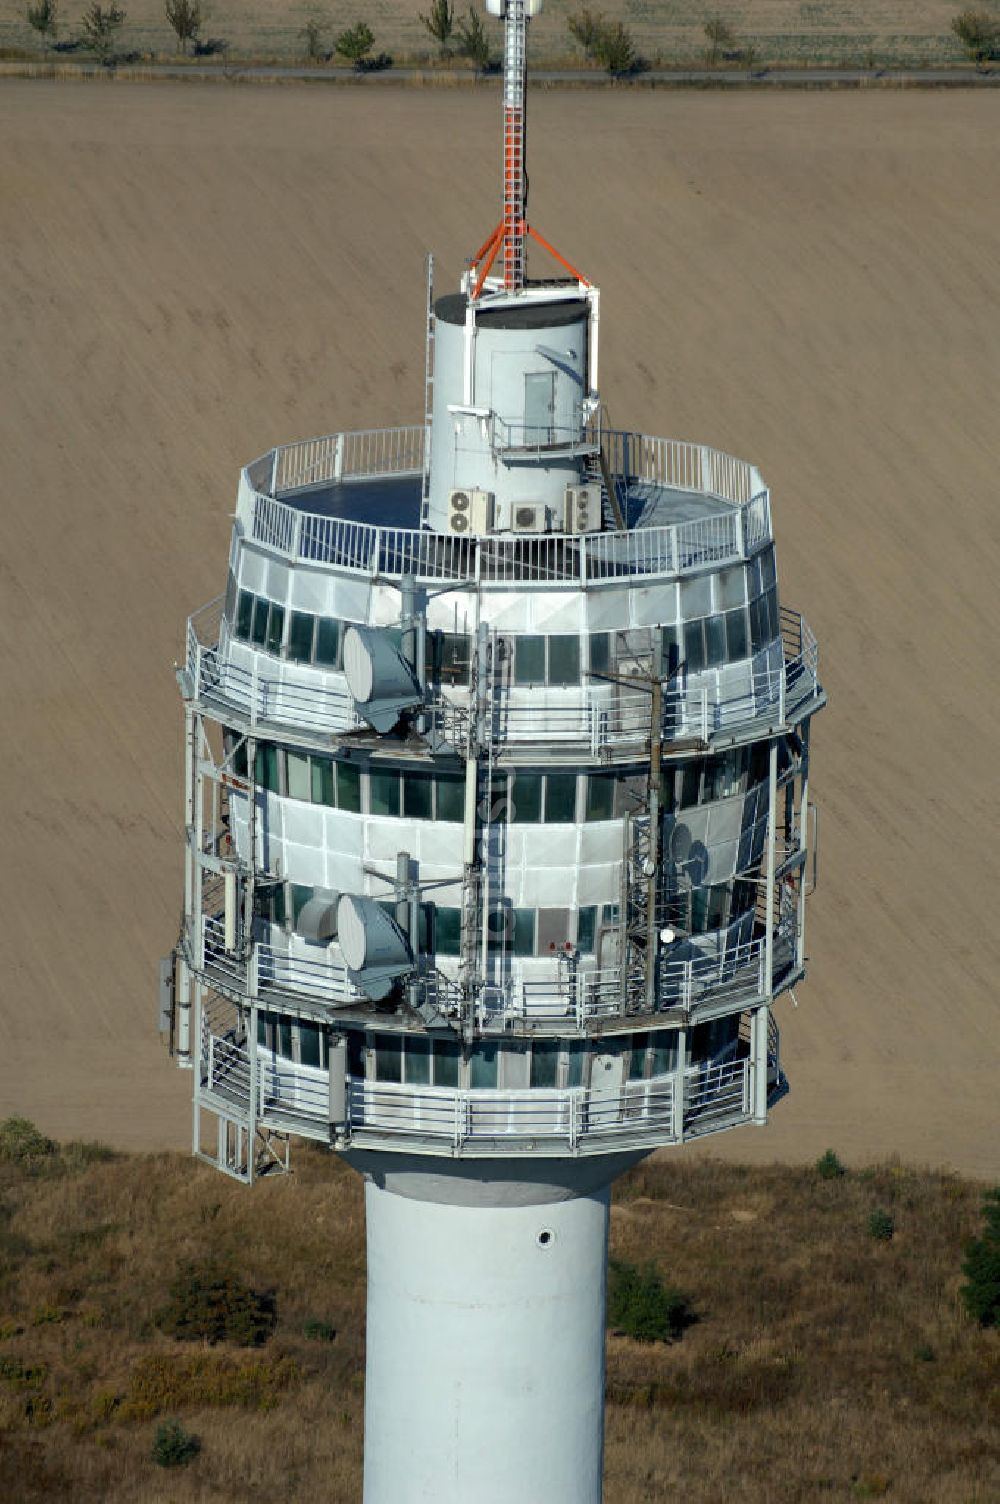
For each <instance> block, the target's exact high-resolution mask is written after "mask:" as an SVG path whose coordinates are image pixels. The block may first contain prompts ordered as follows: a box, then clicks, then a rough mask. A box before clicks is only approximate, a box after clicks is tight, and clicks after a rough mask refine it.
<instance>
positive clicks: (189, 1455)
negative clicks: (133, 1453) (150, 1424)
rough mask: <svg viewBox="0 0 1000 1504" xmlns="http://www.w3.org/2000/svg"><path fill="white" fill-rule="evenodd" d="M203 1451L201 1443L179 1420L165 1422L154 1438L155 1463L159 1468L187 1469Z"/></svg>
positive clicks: (157, 1429) (158, 1427) (158, 1428)
mask: <svg viewBox="0 0 1000 1504" xmlns="http://www.w3.org/2000/svg"><path fill="white" fill-rule="evenodd" d="M200 1451H201V1442H200V1441H199V1439H198V1437H197V1436H192V1434H191V1432H190V1431H185V1429H184V1427H183V1426H182V1425H181V1423H180V1421H179V1420H165V1421H164V1422H163V1424H162V1425H160V1426H157V1428H156V1435H155V1436H154V1437H153V1461H154V1462H155V1463H157V1465H158V1466H159V1467H187V1465H188V1463H189V1462H193V1461H194V1459H195V1457H197V1455H198V1453H199V1452H200Z"/></svg>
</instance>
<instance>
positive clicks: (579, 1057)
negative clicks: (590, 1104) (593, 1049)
mask: <svg viewBox="0 0 1000 1504" xmlns="http://www.w3.org/2000/svg"><path fill="white" fill-rule="evenodd" d="M586 1054H587V1046H586V1045H585V1044H584V1042H583V1040H582V1039H573V1040H571V1041H570V1045H569V1060H568V1062H567V1067H566V1085H567V1086H580V1085H581V1084H582V1082H583V1062H584V1059H585V1057H586Z"/></svg>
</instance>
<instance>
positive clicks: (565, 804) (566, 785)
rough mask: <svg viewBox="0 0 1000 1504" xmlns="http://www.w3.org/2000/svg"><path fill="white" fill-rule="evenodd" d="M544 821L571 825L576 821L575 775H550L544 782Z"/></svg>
mask: <svg viewBox="0 0 1000 1504" xmlns="http://www.w3.org/2000/svg"><path fill="white" fill-rule="evenodd" d="M545 819H546V821H547V822H548V823H549V824H552V825H571V824H572V823H573V821H574V820H575V819H576V774H575V773H550V774H549V775H548V777H547V778H546V780H545Z"/></svg>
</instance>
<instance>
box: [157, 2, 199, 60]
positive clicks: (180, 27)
mask: <svg viewBox="0 0 1000 1504" xmlns="http://www.w3.org/2000/svg"><path fill="white" fill-rule="evenodd" d="M164 8H165V10H166V14H167V20H168V21H169V22H170V24H171V26H172V27H173V29H174V31H175V32H176V33H177V40H178V42H179V43H180V47H181V51H182V52H185V53H186V52H187V49H188V42H195V41H197V39H198V33H199V31H200V30H201V19H202V18H201V0H166V6H165V7H164Z"/></svg>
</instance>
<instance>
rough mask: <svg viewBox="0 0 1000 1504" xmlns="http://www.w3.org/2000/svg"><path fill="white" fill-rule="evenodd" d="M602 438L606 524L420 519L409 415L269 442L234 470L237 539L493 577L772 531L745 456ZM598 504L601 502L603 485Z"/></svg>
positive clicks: (346, 561) (492, 581)
mask: <svg viewBox="0 0 1000 1504" xmlns="http://www.w3.org/2000/svg"><path fill="white" fill-rule="evenodd" d="M602 439H603V442H604V445H605V454H606V458H607V461H608V469H609V474H610V476H611V478H612V484H613V485H614V487H615V492H616V499H617V502H618V504H619V506H620V507H621V510H622V513H623V517H624V521H625V527H624V528H623V529H621V530H618V531H615V530H610V529H604V530H603V531H599V532H597V531H595V532H591V533H584V534H564V533H540V534H510V533H489V534H486V535H483V536H454V535H451V534H447V533H435V532H430V531H428V530H427V529H422V528H421V527H420V526H419V516H420V497H421V488H422V483H423V474H424V453H425V445H426V442H427V431H426V429H425V428H424V427H423V426H422V425H421V426H418V427H409V428H391V429H372V430H364V431H361V432H355V433H340V434H330V435H328V436H326V437H325V438H322V439H309V440H305V441H303V442H302V443H299V444H291V445H287V446H285V447H283V448H280V449H274V450H272V451H270V452H269V453H268V454H266V455H262V456H261V457H260V458H259V459H257V460H254V461H253V463H252V464H250V465H248V466H247V467H246V468H245V469H244V471H243V473H242V476H241V480H240V490H239V498H238V502H237V514H236V515H237V519H238V522H239V523H240V525H241V527H242V529H243V533H244V536H245V537H246V538H247V539H248V540H252V541H253V542H254V543H256V544H258V545H261V546H263V547H264V548H265V549H266V550H268V551H269V552H273V553H275V554H276V555H278V556H280V557H283V558H290V559H293V560H299V559H302V560H308V561H309V562H311V563H316V564H326V565H328V566H330V567H331V568H333V569H336V570H338V571H342V572H346V573H350V574H363V575H367V576H369V577H374V576H382V577H385V578H390V579H392V578H397V579H398V578H400V577H401V576H402V575H404V574H408V575H412V576H414V577H415V578H416V579H418V580H425V581H428V582H440V581H448V580H452V581H454V582H455V583H456V584H458V583H464V584H468V583H475V584H481V585H486V586H491V585H492V586H499V587H503V586H505V585H517V586H519V587H520V586H530V585H532V584H538V585H542V584H544V585H545V586H546V587H549V588H551V587H552V586H553V585H557V586H558V585H560V584H562V585H566V586H572V587H575V588H577V589H579V588H581V587H584V588H586V587H589V586H592V585H596V584H599V583H600V582H601V581H611V580H619V581H620V580H623V579H628V580H632V579H635V580H642V579H649V580H653V579H657V578H661V579H662V578H676V577H678V576H680V575H684V574H687V573H693V572H697V571H699V570H702V569H708V568H719V567H720V566H721V565H724V564H726V563H728V562H736V561H739V560H743V559H748V558H750V557H752V556H753V554H755V553H756V552H757V551H758V550H759V549H760V548H762V547H764V546H765V545H766V544H767V543H769V542H770V541H771V513H770V498H769V494H768V491H767V487H766V486H765V485H764V483H763V481H762V480H761V477H760V473H759V472H758V471H757V469H756V468H755V467H754V466H752V465H750V464H748V463H747V462H746V461H744V460H738V459H735V458H733V457H732V456H731V455H726V454H722V453H720V452H719V451H718V450H715V449H710V448H708V447H706V446H704V445H697V444H686V443H680V442H677V441H674V440H668V439H659V438H654V437H650V436H648V435H643V434H635V433H628V432H625V431H619V430H612V431H609V432H606V433H605V434H604V435H603V436H602ZM602 490H603V487H602ZM604 502H605V512H606V513H607V511H608V509H609V506H610V498H608V497H607V496H606V494H605V497H604Z"/></svg>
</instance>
